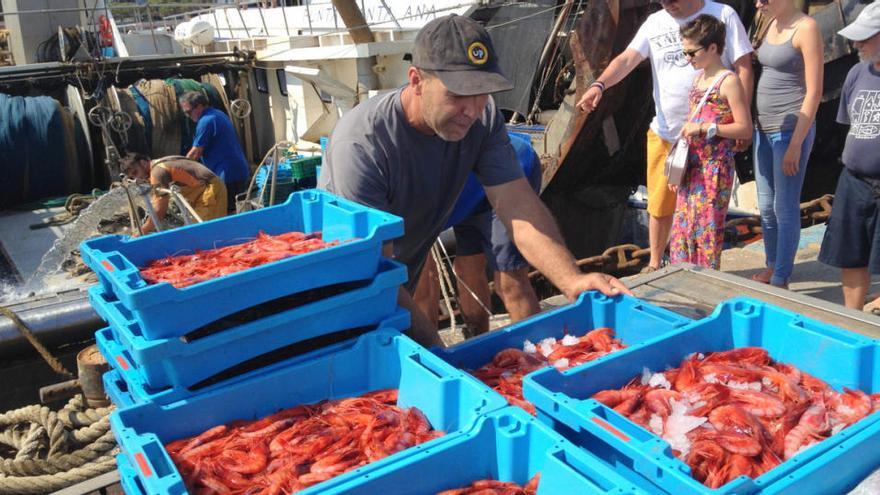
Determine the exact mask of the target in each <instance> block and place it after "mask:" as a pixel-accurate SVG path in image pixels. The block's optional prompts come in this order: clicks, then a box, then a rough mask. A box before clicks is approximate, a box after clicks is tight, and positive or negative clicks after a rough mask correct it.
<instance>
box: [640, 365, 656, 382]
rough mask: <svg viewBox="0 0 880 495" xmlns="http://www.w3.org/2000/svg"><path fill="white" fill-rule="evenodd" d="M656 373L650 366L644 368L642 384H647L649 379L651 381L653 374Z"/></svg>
mask: <svg viewBox="0 0 880 495" xmlns="http://www.w3.org/2000/svg"><path fill="white" fill-rule="evenodd" d="M653 374H654V373H652V372H651V370H649V369H648V368H642V380H641V381H642V385H647V384H648V382H649V381H651V375H653Z"/></svg>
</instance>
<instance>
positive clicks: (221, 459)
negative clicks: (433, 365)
mask: <svg viewBox="0 0 880 495" xmlns="http://www.w3.org/2000/svg"><path fill="white" fill-rule="evenodd" d="M396 403H397V390H394V389H391V390H380V391H376V392H370V393H368V394H365V395H363V396H361V397H353V398H348V399H341V400H334V401H326V402H321V403H318V404H313V405H306V406H297V407H293V408H290V409H285V410H283V411H280V412H277V413H275V414H272V415H270V416H266V417H264V418H262V419H259V420H256V421H235V422H232V423H230V424H227V425H220V426H217V427H214V428H211V429H210V430H208V431H206V432H204V433H202V434H201V435H198V436H196V437H193V438H185V439H181V440H175V441H173V442H171V443H169V444H168V445H166V446H165V449H166V450H167V451H168V453H169V454H170V455H171V459H172V460H173V461H174V464H175V465H176V466H177V469H178V470H179V472H180V474H181V476H182V477H183V480H184V483H185V484H186V488H187V490H188V491H189V493H192V494H204V495H208V494H210V495H215V494H229V495H239V494H240V495H245V494H246V495H280V494H289V493H293V492H297V491H299V490H302V489H305V488H307V487H309V486H311V485H314V484H316V483H320V482H321V481H324V480H328V479H330V478H332V477H334V476H337V475H339V474H342V473H344V472H346V471H350V470H352V469H355V468H357V467H360V466H363V465H364V464H367V463H369V462H373V461H376V460H378V459H382V458H383V457H387V456H389V455H391V454H394V453H396V452H399V451H401V450H404V449H407V448H409V447H412V446H413V445H418V444H420V443H423V442H427V441H428V440H432V439H434V438H437V437H440V436H442V435H443V432H442V431H434V430H432V429H431V425H430V424H429V423H428V420H427V419H426V418H425V417H424V415H423V414H422V413H421V411H419V410H418V409H416V408H409V409H401V408H399V407H397V406H396V405H395V404H396Z"/></svg>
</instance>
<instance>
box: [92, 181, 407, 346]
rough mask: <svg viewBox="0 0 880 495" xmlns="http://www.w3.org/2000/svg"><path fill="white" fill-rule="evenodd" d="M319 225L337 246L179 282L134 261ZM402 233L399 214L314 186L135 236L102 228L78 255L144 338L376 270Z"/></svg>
mask: <svg viewBox="0 0 880 495" xmlns="http://www.w3.org/2000/svg"><path fill="white" fill-rule="evenodd" d="M260 231H263V232H265V233H267V234H271V235H277V234H282V233H285V232H291V231H300V232H306V233H312V232H317V231H320V232H322V235H323V239H324V240H325V241H328V242H329V241H334V240H339V241H344V242H342V243H341V244H339V245H337V246H333V247H330V248H326V249H322V250H319V251H315V252H312V253H308V254H303V255H300V256H294V257H291V258H286V259H283V260H279V261H275V262H272V263H267V264H265V265H261V266H258V267H254V268H250V269H248V270H243V271H240V272H235V273H231V274H229V275H225V276H222V277H218V278H215V279H211V280H207V281H205V282H201V283H198V284H194V285H191V286H188V287H184V288H181V289H177V288H174V287H173V286H172V285H171V284H169V283H159V284H153V285H148V284H147V282H146V281H144V279H143V278H142V277H141V274H140V270H139V268H140V267H143V266H146V265H147V264H148V263H149V262H151V261H153V260H155V259H159V258H163V257H166V256H170V255H180V254H190V253H192V252H194V251H195V250H207V249H212V248H216V247H222V246H227V245H232V244H240V243H242V242H246V241H248V240H251V239H253V238H254V237H255V236H256V235H257V234H258V233H259V232H260ZM401 235H403V220H402V219H400V218H399V217H396V216H394V215H391V214H388V213H384V212H380V211H378V210H373V209H370V208H367V207H365V206H361V205H359V204H357V203H354V202H351V201H347V200H344V199H341V198H337V197H336V196H333V195H332V194H330V193H327V192H324V191H317V190H309V191H301V192H298V193H294V194H292V195H291V196H290V197H289V198H288V200H287V201H286V202H285V203H283V204H280V205H277V206H271V207H268V208H262V209H259V210H255V211H251V212H247V213H242V214H238V215H232V216H228V217H223V218H219V219H216V220H212V221H209V222H204V223H200V224H195V225H189V226H186V227H181V228H179V229H174V230H170V231H167V232H160V233H157V234H152V235H148V236H144V237H139V238H133V239H129V238H125V237H122V236H105V237H100V238H97V239H91V240H88V241H85V242H83V243H82V244H81V245H80V252H81V253H82V257H83V261H85V263H86V264H87V265H89V267H90V268H92V270H94V271H95V273H96V274H97V275H98V280H99V281H100V284H101V286H102V287H103V289H104V292H105V293H106V294H107V296H108V297H109V298H111V299H115V300H119V301H121V302H122V304H123V305H125V307H126V308H128V310H129V311H131V312H132V314H133V316H134V317H135V318H136V319H137V320H138V321H139V322H140V325H141V331H142V332H143V334H144V336H146V337H147V338H151V339H158V338H165V337H178V336H181V335H183V334H186V333H187V332H189V331H191V330H194V329H196V328H199V327H201V326H203V325H205V324H208V323H210V322H212V321H215V320H217V319H220V318H222V317H224V316H227V315H230V314H233V313H235V312H237V311H240V310H243V309H246V308H249V307H252V306H254V305H257V304H260V303H263V302H266V301H270V300H273V299H276V298H278V297H282V296H287V295H290V294H294V293H297V292H301V291H305V290H309V289H313V288H316V287H324V286H328V285H332V284H337V283H342V282H351V281H355V280H366V279H369V278H371V277H373V276H375V275H376V271H377V269H378V266H379V257H380V254H381V250H382V243H383V242H384V241H387V240H390V239H393V238H395V237H399V236H401Z"/></svg>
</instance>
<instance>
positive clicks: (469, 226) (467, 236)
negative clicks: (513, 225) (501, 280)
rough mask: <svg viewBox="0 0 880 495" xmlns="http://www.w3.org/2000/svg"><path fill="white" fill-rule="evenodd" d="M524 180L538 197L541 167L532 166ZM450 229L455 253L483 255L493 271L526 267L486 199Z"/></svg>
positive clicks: (507, 270) (506, 270)
mask: <svg viewBox="0 0 880 495" xmlns="http://www.w3.org/2000/svg"><path fill="white" fill-rule="evenodd" d="M526 179H527V180H528V181H529V185H530V186H532V189H533V190H534V191H535V194H537V193H538V191H540V190H541V167H540V166H536V167H533V168H532V173H531V174H530V175H529V177H526ZM452 229H453V231H454V232H455V253H456V254H459V255H462V256H470V255H474V254H479V253H484V254H485V255H486V261H487V262H488V264H489V267H490V268H492V271H496V270H497V271H502V272H512V271H514V270H519V269H522V268H528V266H529V262H528V261H526V259H525V258H524V257H523V255H522V253H520V252H519V249H517V248H516V246H515V245H514V244H513V239H511V238H510V235H508V234H507V228H506V227H505V226H504V223H503V222H502V221H501V219H500V218H498V215H495V213H494V212H493V211H492V205H490V204H489V200H488V199H485V198H484V199H483V201H482V202H481V203H480V204H479V205H477V206H476V207H474V209H473V213H471V215H470V216H469V217H467V218H465V219H464V220H462V221H460V222H458V224H456V225H455V226H453V227H452Z"/></svg>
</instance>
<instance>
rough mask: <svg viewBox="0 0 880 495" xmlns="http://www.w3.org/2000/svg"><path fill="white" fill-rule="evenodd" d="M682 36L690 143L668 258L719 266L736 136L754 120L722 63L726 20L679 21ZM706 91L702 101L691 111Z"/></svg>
mask: <svg viewBox="0 0 880 495" xmlns="http://www.w3.org/2000/svg"><path fill="white" fill-rule="evenodd" d="M681 36H682V45H683V52H684V55H685V57H687V58H688V60H690V63H691V65H693V67H694V68H695V69H697V70H698V73H697V75H696V77H695V79H694V85H693V88H692V89H691V92H690V104H691V119H690V120H689V121H688V122H686V123H685V125H684V128H683V129H682V134H683V135H684V136H686V137H687V138H688V143H689V146H688V161H687V169H686V171H685V175H684V178H683V179H682V182H681V185H680V186H678V187H675V186H671V187H673V188H674V189H677V199H676V204H675V214H674V216H673V224H672V235H671V240H670V246H669V253H670V260H671V262H672V263H682V262H689V263H693V264H695V265H699V266H704V267H707V268H714V269H718V268H719V267H720V265H721V246H722V243H723V240H724V219H725V216H726V214H727V205H728V203H729V201H730V193H731V189H732V188H733V176H734V166H733V146H734V140H736V139H748V138H749V137H750V136H751V128H752V121H751V116H750V115H749V109H748V107H747V106H746V96H745V91H744V90H743V88H742V86H741V85H740V82H739V79H738V78H737V77H736V75H735V74H733V73H732V72H730V71H729V70H727V69H725V68H724V66H723V65H722V63H721V53H722V52H723V51H724V24H723V23H722V22H721V21H719V20H718V19H716V18H715V17H712V16H709V15H700V16H698V17H697V18H696V19H694V20H692V21H690V22H688V23H687V24H685V25H684V26H682V28H681ZM710 88H711V90H710ZM706 91H709V96H708V97H707V99H706V102H705V104H704V105H703V106H702V107H701V108H700V109H699V111H698V112H697V114H696V115H693V113H694V109H695V108H697V106H698V105H699V103H700V101H701V100H702V99H703V95H704V94H706Z"/></svg>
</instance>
